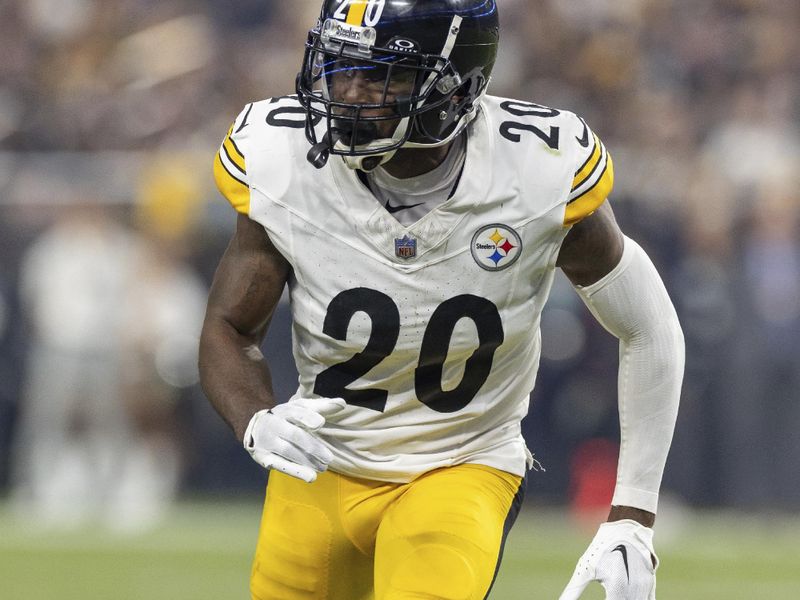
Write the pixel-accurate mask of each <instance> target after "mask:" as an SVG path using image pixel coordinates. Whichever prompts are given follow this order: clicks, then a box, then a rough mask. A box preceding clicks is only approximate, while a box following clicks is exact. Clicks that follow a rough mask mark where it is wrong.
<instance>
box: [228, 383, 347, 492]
mask: <svg viewBox="0 0 800 600" xmlns="http://www.w3.org/2000/svg"><path fill="white" fill-rule="evenodd" d="M346 405H347V404H346V403H345V401H344V400H343V399H342V398H296V399H293V400H289V401H288V402H287V403H286V404H279V405H277V406H275V407H273V408H270V409H265V410H260V411H258V412H257V413H256V414H254V415H253V417H252V418H251V419H250V423H249V424H248V425H247V429H246V430H245V432H244V440H243V441H242V443H243V445H244V448H245V450H247V451H248V452H249V453H250V456H252V457H253V460H255V461H256V462H257V463H258V464H260V465H261V466H262V467H264V468H265V469H275V470H276V471H280V472H281V473H286V474H287V475H291V476H292V477H297V478H298V479H302V480H303V481H305V482H307V483H311V482H312V481H314V480H315V479H316V478H317V474H318V473H321V472H322V471H325V470H326V469H327V468H328V463H329V462H331V460H332V459H333V454H331V451H330V450H328V448H327V447H326V446H325V445H324V444H323V443H322V441H321V440H320V439H319V438H318V437H317V435H316V432H317V431H318V430H319V429H320V428H321V427H322V426H323V425H324V424H325V419H326V418H327V417H329V416H330V415H333V414H336V413H338V412H339V411H340V410H342V409H344V407H345V406H346Z"/></svg>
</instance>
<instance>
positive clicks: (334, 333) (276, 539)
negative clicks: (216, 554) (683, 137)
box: [201, 0, 684, 600]
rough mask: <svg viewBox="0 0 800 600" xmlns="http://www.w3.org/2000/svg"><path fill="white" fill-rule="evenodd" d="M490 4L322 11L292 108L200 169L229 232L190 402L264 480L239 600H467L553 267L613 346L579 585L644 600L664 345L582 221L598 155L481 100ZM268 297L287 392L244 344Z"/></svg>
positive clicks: (277, 109)
mask: <svg viewBox="0 0 800 600" xmlns="http://www.w3.org/2000/svg"><path fill="white" fill-rule="evenodd" d="M498 37H499V30H498V14H497V4H496V2H495V0H325V1H324V2H323V6H322V11H321V14H320V17H319V21H318V22H317V23H316V25H315V26H314V27H313V28H312V29H311V31H310V32H309V35H308V42H307V44H306V50H305V57H304V60H303V64H302V68H301V71H300V73H299V75H298V77H297V86H296V94H295V95H291V96H285V97H281V98H272V99H269V100H265V101H261V102H255V103H253V104H248V105H247V106H246V107H245V108H244V110H243V111H242V112H241V114H240V115H239V116H238V117H237V118H236V119H235V121H234V123H233V125H232V127H231V128H230V130H229V132H228V135H227V136H226V137H225V139H224V141H223V143H222V146H221V147H220V150H219V153H218V154H217V156H216V158H215V163H214V171H215V176H216V180H217V184H218V186H219V188H220V190H221V191H222V193H223V194H224V195H225V197H226V198H227V199H228V200H229V201H230V203H231V204H232V205H233V207H234V208H235V209H236V210H237V211H238V212H239V216H238V223H237V227H236V232H235V234H234V236H233V239H232V240H231V242H230V245H229V246H228V249H227V250H226V252H225V254H224V256H223V257H222V260H221V262H220V265H219V268H218V270H217V273H216V276H215V279H214V283H213V287H212V290H211V293H210V298H209V304H208V312H207V316H206V321H205V327H204V331H203V336H202V341H201V375H202V382H203V386H204V389H205V391H206V393H207V395H208V397H209V398H210V400H211V402H212V403H213V405H214V406H215V407H216V409H217V410H218V411H219V413H220V414H221V415H222V417H223V418H224V419H225V420H226V421H227V422H228V424H229V425H230V426H231V428H232V429H233V431H234V433H235V434H236V436H237V437H238V438H239V439H240V440H242V443H243V444H244V447H245V448H246V450H247V451H248V452H249V453H250V454H251V455H252V457H253V458H254V459H255V460H256V461H257V462H258V463H259V464H261V465H262V466H264V467H265V468H267V469H270V470H271V472H270V477H269V482H268V485H267V491H266V500H265V503H264V511H263V517H262V523H261V530H260V534H259V540H258V546H257V550H256V556H255V561H254V564H253V570H252V578H251V593H252V597H253V598H255V599H257V600H278V599H280V600H295V599H297V600H300V599H311V598H314V599H327V600H334V599H336V600H345V599H346V600H354V599H355V600H361V599H372V598H375V599H377V600H395V599H401V598H402V599H411V598H420V599H422V598H429V599H430V598H437V599H452V600H456V599H458V600H467V599H470V600H479V599H482V598H486V597H487V596H488V594H489V591H490V589H491V587H492V583H493V581H494V578H495V575H496V573H497V569H498V566H499V563H500V559H501V556H502V551H503V544H504V541H505V538H506V535H507V534H508V531H509V529H510V528H511V526H512V524H513V522H514V520H515V517H516V516H517V513H518V511H519V508H520V504H521V502H522V497H523V490H524V485H525V476H526V472H527V470H528V469H529V468H530V467H531V465H533V464H534V461H533V459H532V457H531V454H530V452H529V451H528V449H527V448H526V446H525V442H524V441H523V438H522V435H521V432H520V431H521V429H520V421H521V420H522V418H523V417H524V416H525V414H526V413H527V410H528V398H529V394H530V392H531V390H532V389H533V385H534V381H535V377H536V371H537V366H538V362H539V356H540V333H539V321H540V317H541V313H542V307H543V305H544V303H545V300H546V299H547V296H548V293H549V291H550V288H551V285H552V282H553V277H554V274H555V270H556V268H561V269H562V270H563V271H564V273H566V275H567V276H568V277H569V279H570V280H571V281H572V283H573V284H574V285H575V287H576V289H577V291H578V293H579V294H580V296H581V298H583V300H584V301H585V302H586V304H587V305H588V307H589V309H590V310H591V311H592V313H593V314H594V315H595V316H596V317H597V319H598V320H599V321H600V322H601V323H602V324H603V325H604V326H605V327H606V328H607V329H608V330H609V331H610V332H611V333H613V334H614V335H616V336H617V337H618V338H619V340H620V375H619V412H620V419H621V422H620V424H621V429H622V444H621V450H620V458H619V470H618V481H617V486H616V492H615V494H614V500H613V506H612V507H611V511H610V515H609V518H608V522H607V523H605V524H603V525H602V526H601V527H600V530H599V532H598V533H597V536H596V537H595V539H594V541H593V542H592V543H591V546H590V548H589V550H587V552H586V554H584V556H583V557H582V558H581V559H580V561H579V563H578V566H577V568H576V570H575V573H574V575H573V578H572V580H571V581H570V582H569V584H568V586H567V589H566V590H565V591H564V594H563V596H562V598H564V599H570V598H578V597H579V596H580V594H581V592H582V590H583V589H584V587H585V586H586V585H587V584H588V583H589V582H590V581H592V580H598V581H600V582H601V583H602V584H603V585H604V586H605V587H606V589H607V591H608V597H609V598H613V599H636V600H639V599H641V600H644V599H649V598H654V597H655V569H656V566H657V560H656V558H655V553H654V550H653V544H652V534H653V530H652V529H651V527H652V525H653V522H654V518H655V512H656V504H657V500H658V491H659V486H660V481H661V476H662V473H663V469H664V464H665V461H666V456H667V451H668V448H669V445H670V442H671V437H672V431H673V427H674V422H675V418H676V413H677V405H678V397H679V390H680V382H681V377H682V371H683V362H684V349H683V339H682V334H681V330H680V327H679V324H678V321H677V318H676V315H675V311H674V309H673V307H672V304H671V302H670V300H669V297H668V296H667V293H666V291H665V289H664V286H663V284H662V282H661V280H660V278H659V276H658V274H657V273H656V270H655V268H654V267H653V265H652V263H651V262H650V260H649V259H648V257H647V255H646V254H645V253H644V251H643V250H642V249H641V248H640V247H639V246H638V245H637V244H636V242H634V241H633V240H631V239H629V238H627V237H626V236H625V235H623V233H622V232H621V231H620V229H619V227H618V225H617V223H616V222H615V219H614V215H613V213H612V210H611V207H610V206H609V203H608V202H607V201H606V199H607V197H608V195H609V193H610V191H611V188H612V185H613V176H614V175H613V174H614V169H613V163H612V160H611V155H610V154H609V152H608V151H607V149H606V148H605V146H604V145H603V143H602V142H601V141H600V139H599V137H598V136H597V135H596V134H595V133H594V132H592V130H591V129H590V128H589V127H588V126H587V124H586V123H585V122H584V121H583V120H582V119H580V118H579V117H577V116H575V115H574V114H572V113H570V112H568V111H565V110H557V109H553V108H548V107H545V106H541V105H538V104H535V103H532V102H527V101H519V100H511V99H505V98H498V97H493V96H490V95H487V93H486V91H487V85H488V83H489V79H490V75H491V72H492V67H493V65H494V62H495V57H496V54H497V44H498ZM286 287H288V292H289V298H290V301H291V311H292V326H293V348H292V350H293V354H294V360H295V361H296V364H297V368H298V371H299V382H298V388H297V392H296V393H295V394H294V396H293V397H292V398H290V399H288V401H287V402H282V401H283V400H284V399H282V398H275V396H274V394H273V392H272V389H271V383H270V374H269V370H268V368H267V365H266V364H265V361H264V357H263V356H262V354H261V352H260V351H259V346H260V344H261V341H262V339H263V336H264V333H265V331H266V330H267V328H268V326H269V322H270V318H271V316H272V314H273V311H274V309H275V307H276V305H277V303H278V302H279V299H280V297H281V294H282V293H283V291H284V288H286Z"/></svg>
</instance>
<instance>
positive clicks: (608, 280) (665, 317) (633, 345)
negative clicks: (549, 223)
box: [576, 237, 685, 513]
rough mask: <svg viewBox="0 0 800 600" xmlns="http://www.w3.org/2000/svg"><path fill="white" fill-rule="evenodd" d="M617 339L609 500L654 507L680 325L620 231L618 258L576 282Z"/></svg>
mask: <svg viewBox="0 0 800 600" xmlns="http://www.w3.org/2000/svg"><path fill="white" fill-rule="evenodd" d="M576 289H577V291H578V293H579V294H580V296H581V298H582V299H583V301H584V302H585V303H586V306H588V307H589V310H590V311H591V312H592V314H593V315H594V316H595V317H596V318H597V320H598V321H599V322H600V323H601V324H602V325H603V327H605V328H606V330H608V331H609V332H610V333H612V334H613V335H614V336H616V337H618V338H619V340H620V343H619V384H618V385H619V421H620V434H621V435H620V451H619V464H618V466H617V485H616V488H615V490H614V499H613V500H612V504H614V505H617V506H619V505H623V506H633V507H635V508H640V509H643V510H647V511H650V512H653V513H654V512H656V508H657V505H658V491H659V488H660V487H661V477H662V476H663V474H664V465H665V464H666V461H667V454H668V452H669V447H670V444H671V443H672V434H673V431H674V428H675V420H676V418H677V415H678V403H679V401H680V390H681V381H682V379H683V367H684V360H685V348H684V341H683V332H682V331H681V327H680V324H679V323H678V316H677V315H676V313H675V308H674V307H673V306H672V302H671V301H670V299H669V296H668V295H667V290H666V289H665V288H664V284H663V283H662V281H661V278H660V277H659V275H658V272H657V271H656V269H655V267H654V266H653V263H652V262H651V261H650V258H649V257H648V256H647V254H646V253H645V251H644V250H642V248H641V247H640V246H639V244H637V243H636V242H634V241H633V240H632V239H630V238H628V237H626V238H625V249H624V251H623V253H622V258H621V260H620V262H619V264H618V265H617V266H616V267H615V268H614V269H613V270H612V271H611V272H610V273H609V274H608V275H606V276H605V277H603V278H602V279H601V280H599V281H597V282H596V283H593V284H592V285H589V286H586V287H580V286H576Z"/></svg>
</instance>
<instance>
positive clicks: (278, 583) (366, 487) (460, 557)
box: [250, 465, 523, 600]
mask: <svg viewBox="0 0 800 600" xmlns="http://www.w3.org/2000/svg"><path fill="white" fill-rule="evenodd" d="M522 488H523V485H522V479H521V478H520V477H517V476H515V475H511V474H509V473H505V472H503V471H498V470H497V469H493V468H490V467H485V466H482V465H459V466H455V467H449V468H443V469H437V470H435V471H431V472H429V473H426V474H425V475H422V476H421V477H419V478H417V479H415V480H414V481H412V482H411V483H406V484H398V483H385V482H378V481H369V480H361V479H354V478H351V477H345V476H343V475H339V474H337V473H331V472H326V473H322V474H321V475H320V476H319V477H318V479H317V480H316V481H315V482H314V483H311V484H307V483H305V482H303V481H300V480H298V479H294V478H292V477H289V476H287V475H284V474H282V473H279V472H276V471H272V472H271V473H270V477H269V483H268V485H267V496H266V500H265V502H264V513H263V516H262V521H261V530H260V532H259V537H258V547H257V549H256V556H255V560H254V563H253V571H252V577H251V581H250V590H251V593H252V597H253V600H422V599H425V600H483V599H484V598H486V597H487V595H488V593H489V590H490V588H491V586H492V583H493V581H494V577H495V574H496V572H497V568H498V567H499V564H500V559H501V558H502V548H503V543H504V542H505V537H506V535H507V533H508V530H509V529H510V528H511V525H512V524H513V522H514V519H515V518H516V516H517V513H518V511H519V505H520V503H521V502H522V493H523V492H522Z"/></svg>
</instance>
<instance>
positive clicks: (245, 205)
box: [214, 149, 250, 215]
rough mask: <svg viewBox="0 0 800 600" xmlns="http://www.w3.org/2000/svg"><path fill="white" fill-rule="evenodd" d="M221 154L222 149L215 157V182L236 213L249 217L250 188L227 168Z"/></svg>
mask: <svg viewBox="0 0 800 600" xmlns="http://www.w3.org/2000/svg"><path fill="white" fill-rule="evenodd" d="M221 152H222V149H220V152H217V154H216V156H215V157H214V181H215V182H216V184H217V188H218V189H219V191H220V193H222V195H223V196H225V198H226V199H227V200H228V202H230V203H231V205H232V206H233V208H235V209H236V212H240V213H242V214H243V215H247V214H249V213H250V187H249V186H248V185H247V183H245V182H244V181H243V180H242V179H240V178H239V177H237V175H235V174H234V173H232V172H231V170H230V169H228V167H226V166H225V163H224V161H223V158H222V156H221V154H220V153H221Z"/></svg>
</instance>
